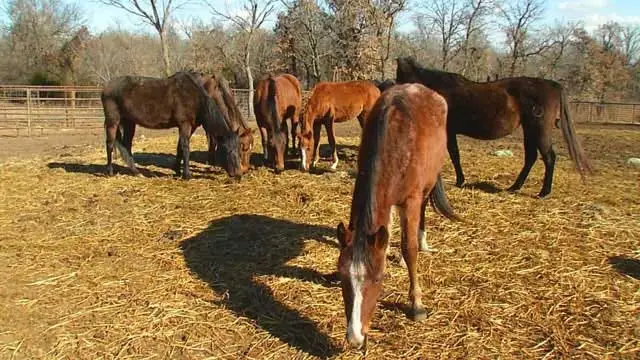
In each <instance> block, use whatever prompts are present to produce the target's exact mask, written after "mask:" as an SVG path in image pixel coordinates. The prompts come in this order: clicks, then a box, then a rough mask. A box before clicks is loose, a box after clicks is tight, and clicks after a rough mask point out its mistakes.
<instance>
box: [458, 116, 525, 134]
mask: <svg viewBox="0 0 640 360" xmlns="http://www.w3.org/2000/svg"><path fill="white" fill-rule="evenodd" d="M469 120H471V121H462V122H460V121H458V122H456V121H451V122H450V126H452V127H453V130H454V132H455V133H456V134H462V135H466V136H469V137H472V138H474V139H479V140H496V139H500V138H503V137H505V136H507V135H509V134H511V133H513V131H514V130H515V129H517V128H518V127H519V126H520V119H519V117H518V116H517V114H514V113H511V112H509V113H508V114H501V115H498V116H493V117H487V118H484V119H469Z"/></svg>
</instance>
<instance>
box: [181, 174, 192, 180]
mask: <svg viewBox="0 0 640 360" xmlns="http://www.w3.org/2000/svg"><path fill="white" fill-rule="evenodd" d="M190 179H191V174H184V175H182V180H190Z"/></svg>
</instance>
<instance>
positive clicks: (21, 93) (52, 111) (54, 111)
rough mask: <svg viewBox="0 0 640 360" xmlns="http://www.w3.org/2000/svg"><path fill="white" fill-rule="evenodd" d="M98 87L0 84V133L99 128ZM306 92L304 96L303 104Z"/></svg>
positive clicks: (632, 114)
mask: <svg viewBox="0 0 640 360" xmlns="http://www.w3.org/2000/svg"><path fill="white" fill-rule="evenodd" d="M101 90H102V88H101V87H95V86H22V85H0V130H5V131H9V132H13V133H14V134H16V135H29V136H31V135H34V134H38V133H39V134H42V133H43V132H44V131H45V130H63V129H65V130H67V129H71V130H82V129H96V128H101V127H102V126H103V122H104V115H103V112H102V103H101V101H100V92H101ZM232 93H233V95H234V97H235V100H236V103H237V104H238V108H239V109H240V112H241V113H242V114H243V116H244V117H245V119H248V120H250V121H253V120H254V119H251V118H249V113H250V112H249V107H250V106H252V99H251V98H250V95H249V90H247V89H232ZM308 95H309V92H307V91H305V92H304V93H303V98H304V100H305V101H306V99H307V97H308ZM570 111H571V116H572V119H573V121H575V122H576V123H586V124H635V125H640V104H631V103H599V102H588V101H572V102H571V104H570Z"/></svg>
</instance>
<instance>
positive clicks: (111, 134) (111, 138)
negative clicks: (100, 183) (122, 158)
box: [105, 125, 118, 176]
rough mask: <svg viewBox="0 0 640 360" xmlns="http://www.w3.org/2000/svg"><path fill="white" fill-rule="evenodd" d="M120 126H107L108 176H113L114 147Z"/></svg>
mask: <svg viewBox="0 0 640 360" xmlns="http://www.w3.org/2000/svg"><path fill="white" fill-rule="evenodd" d="M117 132H118V125H107V126H105V135H106V146H107V175H109V176H112V175H113V145H114V142H115V141H116V133H117Z"/></svg>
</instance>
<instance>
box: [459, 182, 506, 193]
mask: <svg viewBox="0 0 640 360" xmlns="http://www.w3.org/2000/svg"><path fill="white" fill-rule="evenodd" d="M462 188H463V189H471V190H479V191H482V192H485V193H487V194H498V193H501V192H503V191H504V190H503V189H500V188H499V187H497V186H496V185H495V184H493V183H491V182H488V181H476V182H472V183H468V184H463V185H462Z"/></svg>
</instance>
